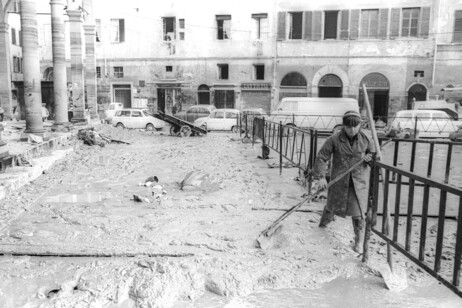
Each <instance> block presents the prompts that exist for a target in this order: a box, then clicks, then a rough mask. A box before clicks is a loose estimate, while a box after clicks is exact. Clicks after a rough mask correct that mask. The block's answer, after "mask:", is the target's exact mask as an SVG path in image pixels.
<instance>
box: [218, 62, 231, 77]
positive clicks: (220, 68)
mask: <svg viewBox="0 0 462 308" xmlns="http://www.w3.org/2000/svg"><path fill="white" fill-rule="evenodd" d="M217 67H218V79H220V80H228V79H229V64H227V63H219V64H217ZM224 68H226V71H225V72H226V74H224V71H223V69H224ZM224 75H226V76H224Z"/></svg>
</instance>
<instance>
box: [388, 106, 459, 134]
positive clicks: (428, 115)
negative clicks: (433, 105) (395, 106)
mask: <svg viewBox="0 0 462 308" xmlns="http://www.w3.org/2000/svg"><path fill="white" fill-rule="evenodd" d="M416 125H417V136H418V137H422V138H449V134H450V133H452V132H455V131H456V130H457V129H458V126H460V125H462V121H455V120H453V119H452V118H451V117H450V116H449V115H448V114H447V113H446V112H444V111H441V110H400V111H398V112H397V113H396V115H395V116H394V118H393V120H392V121H391V124H390V126H391V128H393V129H400V130H403V131H411V130H414V129H415V128H416Z"/></svg>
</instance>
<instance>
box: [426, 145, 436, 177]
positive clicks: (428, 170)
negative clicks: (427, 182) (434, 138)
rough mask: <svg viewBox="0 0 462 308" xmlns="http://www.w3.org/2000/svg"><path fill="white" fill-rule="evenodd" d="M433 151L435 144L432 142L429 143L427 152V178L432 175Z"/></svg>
mask: <svg viewBox="0 0 462 308" xmlns="http://www.w3.org/2000/svg"><path fill="white" fill-rule="evenodd" d="M434 150H435V144H434V143H433V142H432V143H430V150H429V152H428V166H427V177H430V176H431V175H432V168H433V151H434Z"/></svg>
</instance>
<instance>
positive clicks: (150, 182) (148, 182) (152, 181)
mask: <svg viewBox="0 0 462 308" xmlns="http://www.w3.org/2000/svg"><path fill="white" fill-rule="evenodd" d="M155 183H159V179H158V178H157V176H150V177H148V178H147V179H146V180H145V181H144V183H142V182H140V183H138V186H146V187H149V186H152V185H154V184H155Z"/></svg>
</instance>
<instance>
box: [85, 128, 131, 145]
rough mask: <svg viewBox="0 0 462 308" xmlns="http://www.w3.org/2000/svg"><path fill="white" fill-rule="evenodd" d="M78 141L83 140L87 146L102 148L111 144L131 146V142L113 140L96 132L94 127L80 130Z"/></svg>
mask: <svg viewBox="0 0 462 308" xmlns="http://www.w3.org/2000/svg"><path fill="white" fill-rule="evenodd" d="M77 139H79V140H83V143H84V144H86V145H90V146H93V145H99V146H100V147H104V146H105V145H106V144H107V143H110V142H114V143H123V144H130V142H126V141H122V140H117V139H112V138H111V137H110V136H106V135H104V134H101V133H98V132H95V129H94V128H93V127H90V128H84V129H80V130H79V132H78V133H77Z"/></svg>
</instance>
